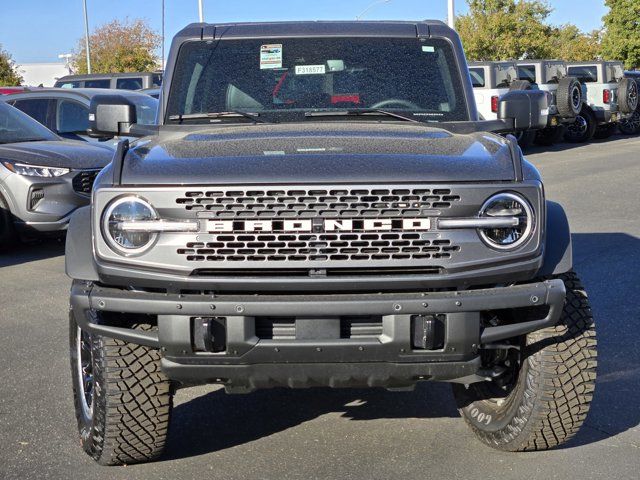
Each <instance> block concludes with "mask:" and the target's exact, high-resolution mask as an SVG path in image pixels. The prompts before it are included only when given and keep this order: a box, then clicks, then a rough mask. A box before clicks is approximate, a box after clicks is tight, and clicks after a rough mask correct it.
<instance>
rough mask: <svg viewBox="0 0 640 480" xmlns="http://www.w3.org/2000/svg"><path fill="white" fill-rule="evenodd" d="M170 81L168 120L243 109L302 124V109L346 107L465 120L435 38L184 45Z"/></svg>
mask: <svg viewBox="0 0 640 480" xmlns="http://www.w3.org/2000/svg"><path fill="white" fill-rule="evenodd" d="M174 75H175V76H174V78H173V81H172V88H171V92H170V95H169V99H168V108H167V114H168V116H169V117H171V116H176V115H185V114H200V113H203V114H205V113H215V112H225V111H232V110H239V109H248V111H250V112H257V113H259V114H260V115H261V116H264V117H265V118H266V119H267V120H271V121H284V120H285V119H286V120H287V121H307V120H306V118H305V114H307V113H309V111H310V110H313V111H331V110H340V111H344V109H345V108H349V109H363V110H367V109H382V110H387V111H395V112H408V113H409V115H410V116H413V117H415V118H416V119H417V120H423V121H453V120H468V118H469V115H468V111H467V108H466V103H465V99H464V93H463V89H462V83H461V79H460V74H459V72H458V70H457V64H456V59H455V55H454V52H453V49H452V48H451V45H450V44H449V43H448V42H447V41H445V40H442V39H428V40H427V39H417V38H415V39H414V38H411V39H408V38H366V37H362V38H283V39H269V40H268V41H265V40H260V39H247V40H235V39H234V40H222V41H218V42H200V41H196V42H188V43H186V44H184V45H183V46H182V47H181V48H180V54H179V58H178V60H177V65H176V68H175V70H174ZM193 121H208V120H207V119H195V120H193ZM236 121H242V120H238V119H236Z"/></svg>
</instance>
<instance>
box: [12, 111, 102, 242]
mask: <svg viewBox="0 0 640 480" xmlns="http://www.w3.org/2000/svg"><path fill="white" fill-rule="evenodd" d="M112 156H113V152H112V151H111V150H109V149H106V148H102V147H98V146H94V145H89V144H83V143H80V142H73V141H69V140H64V139H62V138H60V137H59V136H57V135H56V134H54V133H53V132H51V131H50V130H48V129H47V128H45V127H44V126H42V125H41V124H40V123H38V122H36V121H35V120H34V119H32V118H31V117H29V116H28V115H26V114H24V113H22V112H21V111H20V110H18V109H16V108H14V107H12V106H10V105H7V104H6V103H5V102H1V101H0V248H2V249H7V248H8V247H9V246H10V245H11V244H12V243H13V241H14V240H15V239H16V238H17V237H18V236H21V237H28V236H33V235H34V234H39V233H60V232H62V231H64V230H65V229H66V228H67V224H68V223H69V217H70V216H71V214H72V213H73V212H74V211H75V210H76V209H77V208H79V207H82V206H85V205H88V204H89V201H90V196H91V189H92V186H93V181H94V179H95V177H96V175H97V174H98V172H99V171H100V169H102V168H103V167H104V166H105V165H106V164H108V163H109V162H110V161H111V158H112ZM86 240H87V241H88V240H89V239H86Z"/></svg>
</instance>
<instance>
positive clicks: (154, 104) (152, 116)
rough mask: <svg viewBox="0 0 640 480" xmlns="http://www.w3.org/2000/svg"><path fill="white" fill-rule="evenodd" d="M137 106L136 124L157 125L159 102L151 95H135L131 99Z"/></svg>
mask: <svg viewBox="0 0 640 480" xmlns="http://www.w3.org/2000/svg"><path fill="white" fill-rule="evenodd" d="M129 100H131V101H132V102H133V103H134V104H135V105H136V118H137V120H136V123H139V124H140V125H153V124H155V123H156V113H157V111H158V100H157V99H155V98H153V97H150V96H149V95H135V96H132V98H129Z"/></svg>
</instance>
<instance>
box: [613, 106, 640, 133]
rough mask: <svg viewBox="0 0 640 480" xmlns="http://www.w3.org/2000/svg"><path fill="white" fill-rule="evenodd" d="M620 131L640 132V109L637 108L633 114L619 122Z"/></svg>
mask: <svg viewBox="0 0 640 480" xmlns="http://www.w3.org/2000/svg"><path fill="white" fill-rule="evenodd" d="M618 129H619V130H620V133H623V134H624V135H636V134H638V133H640V109H638V110H636V111H635V112H634V113H633V115H631V116H630V117H629V118H627V119H625V120H621V121H620V122H619V123H618Z"/></svg>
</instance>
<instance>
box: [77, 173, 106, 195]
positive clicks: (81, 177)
mask: <svg viewBox="0 0 640 480" xmlns="http://www.w3.org/2000/svg"><path fill="white" fill-rule="evenodd" d="M98 173H100V170H83V171H81V172H80V173H78V174H77V175H76V176H75V177H73V189H74V190H75V191H76V192H78V193H82V194H84V195H90V194H91V190H92V189H93V182H94V181H95V179H96V177H97V176H98Z"/></svg>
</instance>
